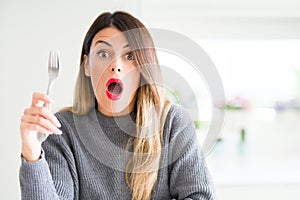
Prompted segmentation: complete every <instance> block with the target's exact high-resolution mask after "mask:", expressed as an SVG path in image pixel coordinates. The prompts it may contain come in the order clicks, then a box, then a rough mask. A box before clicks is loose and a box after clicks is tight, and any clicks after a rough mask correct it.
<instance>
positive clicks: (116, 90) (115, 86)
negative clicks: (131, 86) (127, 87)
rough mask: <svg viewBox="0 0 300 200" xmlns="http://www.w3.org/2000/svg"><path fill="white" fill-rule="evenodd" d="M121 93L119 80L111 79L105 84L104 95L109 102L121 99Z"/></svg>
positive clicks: (121, 85)
mask: <svg viewBox="0 0 300 200" xmlns="http://www.w3.org/2000/svg"><path fill="white" fill-rule="evenodd" d="M122 92H123V83H122V81H121V80H120V79H115V78H111V79H109V80H108V81H107V83H106V95H107V97H108V98H109V99H111V100H118V99H120V98H121V95H122Z"/></svg>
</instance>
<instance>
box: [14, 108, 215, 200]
mask: <svg viewBox="0 0 300 200" xmlns="http://www.w3.org/2000/svg"><path fill="white" fill-rule="evenodd" d="M56 116H57V118H58V119H59V121H60V122H61V124H62V127H61V130H62V132H63V134H62V135H61V136H57V135H50V136H49V137H48V139H47V140H46V141H45V142H44V143H43V145H42V147H43V152H42V156H41V158H40V159H39V160H38V161H36V162H26V160H25V159H24V158H21V160H22V163H21V166H20V173H19V179H20V186H21V196H22V199H30V200H33V199H36V200H38V199H41V200H48V199H49V200H55V199H83V200H88V199H95V200H96V199H97V200H99V199H128V200H129V199H131V192H130V189H129V188H128V186H127V184H126V181H125V171H126V163H127V161H128V158H130V155H131V151H130V149H131V148H130V144H129V143H128V139H129V138H130V137H134V134H135V128H136V127H135V124H134V123H133V121H134V119H135V113H134V112H132V113H130V114H128V115H126V116H122V117H117V118H110V117H106V116H104V115H102V114H101V113H99V112H98V111H97V110H96V109H93V110H91V111H90V112H89V113H88V114H87V115H85V116H77V115H74V114H72V113H71V112H69V111H64V112H59V113H56ZM128 144H129V146H128ZM128 149H129V150H128ZM151 199H162V200H167V199H215V196H214V187H213V183H212V180H211V178H210V175H209V172H208V170H207V167H206V163H205V160H204V158H203V157H202V154H201V150H200V147H199V143H198V141H197V138H196V134H195V130H194V127H193V123H192V121H191V119H190V118H189V116H188V115H187V113H186V112H185V111H184V110H183V109H182V108H181V107H180V106H174V105H173V106H172V107H171V109H170V111H169V113H168V116H167V119H166V123H165V125H164V137H163V148H162V152H161V158H160V167H159V171H158V179H157V183H156V185H155V186H154V189H153V191H152V197H151Z"/></svg>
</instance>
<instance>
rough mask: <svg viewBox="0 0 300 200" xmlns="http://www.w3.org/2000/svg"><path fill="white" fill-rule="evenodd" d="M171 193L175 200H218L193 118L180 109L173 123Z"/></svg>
mask: <svg viewBox="0 0 300 200" xmlns="http://www.w3.org/2000/svg"><path fill="white" fill-rule="evenodd" d="M170 129H171V133H170V141H169V145H170V148H169V149H170V150H169V158H171V159H172V160H171V161H170V162H172V164H171V165H170V168H169V174H170V193H171V195H172V197H173V198H175V199H185V200H190V199H197V200H198V199H199V200H212V199H216V198H215V194H214V186H213V183H212V179H211V177H210V174H209V171H208V169H207V166H206V162H205V159H204V156H203V155H202V152H201V149H200V144H199V142H198V140H197V137H196V131H195V128H194V125H193V122H192V120H191V119H190V117H189V115H188V114H187V113H186V112H185V111H184V110H183V109H182V108H177V109H176V111H175V112H173V121H172V122H171V128H170Z"/></svg>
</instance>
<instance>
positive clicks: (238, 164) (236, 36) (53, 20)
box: [0, 0, 300, 200]
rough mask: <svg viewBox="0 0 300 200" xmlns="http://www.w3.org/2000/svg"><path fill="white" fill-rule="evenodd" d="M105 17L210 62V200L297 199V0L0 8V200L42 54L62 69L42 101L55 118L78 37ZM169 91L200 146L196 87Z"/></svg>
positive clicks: (12, 188)
mask: <svg viewBox="0 0 300 200" xmlns="http://www.w3.org/2000/svg"><path fill="white" fill-rule="evenodd" d="M115 10H123V11H127V12H130V13H131V14H133V15H135V16H136V17H137V18H139V19H140V20H141V21H142V22H143V23H144V24H145V25H146V27H149V28H164V29H169V30H172V31H176V32H178V33H181V34H184V35H186V36H187V37H189V38H191V39H192V40H194V41H195V42H197V43H198V44H199V45H200V46H201V47H202V48H203V49H204V50H205V51H206V53H207V54H208V55H209V57H210V58H211V60H212V61H213V62H214V64H215V66H216V68H217V70H218V72H219V75H220V77H221V79H222V81H223V85H224V90H225V98H226V102H225V104H224V110H225V114H226V115H225V116H226V117H225V121H224V124H223V129H222V132H221V133H220V134H219V137H218V141H217V143H216V145H215V146H214V148H213V150H212V151H211V152H210V153H209V154H208V155H207V156H206V160H207V164H208V167H209V170H210V172H211V174H212V177H213V179H214V182H215V185H216V191H217V195H218V198H219V199H222V200H223V199H224V200H229V199H230V200H235V199H244V200H245V199H273V200H274V199H296V198H297V196H298V197H299V196H300V145H299V144H300V56H299V55H298V54H299V52H300V2H299V1H298V0H272V1H271V0H251V1H245V0H184V1H179V0H172V1H171V0H164V1H159V0H151V1H150V0H143V1H139V0H118V1H117V0H111V1H104V0H98V1H96V0H89V1H74V0H73V1H71V0H62V1H59V0H51V1H38V0H27V1H21V0H19V1H18V0H0V29H1V31H0V44H1V45H0V74H1V79H0V91H1V104H0V106H1V111H2V113H1V115H0V117H1V119H0V120H1V130H2V131H1V135H2V139H1V140H0V148H1V151H0V152H1V165H0V169H1V170H0V175H1V178H0V180H1V182H0V194H1V199H20V189H19V182H18V170H19V165H20V146H21V140H20V137H19V123H20V117H21V115H22V113H23V110H24V108H25V107H27V106H29V105H30V102H31V95H32V92H33V91H40V92H44V91H45V90H46V86H47V82H48V75H47V59H48V52H49V50H56V49H58V50H59V51H60V54H61V60H62V67H61V72H60V76H59V78H58V79H57V81H56V82H55V84H54V86H53V90H52V94H51V96H52V98H53V99H55V103H54V105H53V108H54V110H55V109H58V108H61V107H62V106H66V105H71V104H72V98H73V91H74V89H73V88H74V84H75V79H76V75H77V71H78V68H79V56H80V51H81V45H82V42H83V37H84V35H85V33H86V31H87V29H88V28H89V26H90V25H91V23H92V22H93V21H94V19H95V18H96V17H97V16H98V15H99V14H100V13H102V12H104V11H112V12H113V11H115ZM168 56H172V55H164V52H160V53H159V58H160V60H161V63H162V64H163V65H166V66H172V67H173V68H174V69H182V68H183V66H184V65H188V64H187V63H185V64H184V63H182V62H179V61H178V62H174V59H171V58H170V57H168ZM187 68H188V67H187ZM187 76H188V73H187ZM165 78H166V79H169V80H172V77H170V76H168V74H165ZM199 80H200V79H199ZM173 82H174V83H176V84H174V85H172V94H173V96H172V95H171V97H174V98H173V100H174V101H175V102H179V103H181V104H183V105H184V106H187V107H188V106H189V105H193V104H194V103H195V101H196V103H197V104H198V108H199V113H200V114H199V116H196V117H193V120H194V121H195V125H196V128H197V134H198V136H199V141H200V143H203V142H204V140H205V137H206V134H207V130H208V129H209V125H210V119H211V110H212V106H211V102H210V94H209V90H208V89H207V88H206V87H205V78H204V79H203V80H200V82H201V83H199V85H194V86H192V87H193V88H198V92H194V93H191V94H186V93H184V88H182V87H181V85H180V83H178V82H176V80H175V81H173ZM191 84H193V83H191ZM199 88H200V89H199Z"/></svg>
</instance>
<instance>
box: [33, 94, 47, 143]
mask: <svg viewBox="0 0 300 200" xmlns="http://www.w3.org/2000/svg"><path fill="white" fill-rule="evenodd" d="M48 94H49V93H48V92H47V95H48ZM44 107H45V108H48V104H46V103H45V104H44ZM48 136H49V134H47V133H37V135H36V137H37V139H38V141H39V142H44V141H45V140H46V139H47V138H48Z"/></svg>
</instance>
